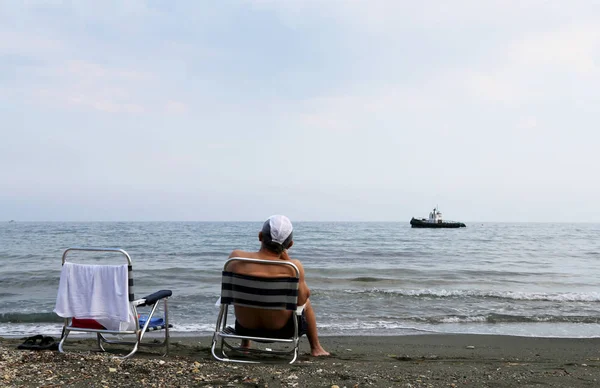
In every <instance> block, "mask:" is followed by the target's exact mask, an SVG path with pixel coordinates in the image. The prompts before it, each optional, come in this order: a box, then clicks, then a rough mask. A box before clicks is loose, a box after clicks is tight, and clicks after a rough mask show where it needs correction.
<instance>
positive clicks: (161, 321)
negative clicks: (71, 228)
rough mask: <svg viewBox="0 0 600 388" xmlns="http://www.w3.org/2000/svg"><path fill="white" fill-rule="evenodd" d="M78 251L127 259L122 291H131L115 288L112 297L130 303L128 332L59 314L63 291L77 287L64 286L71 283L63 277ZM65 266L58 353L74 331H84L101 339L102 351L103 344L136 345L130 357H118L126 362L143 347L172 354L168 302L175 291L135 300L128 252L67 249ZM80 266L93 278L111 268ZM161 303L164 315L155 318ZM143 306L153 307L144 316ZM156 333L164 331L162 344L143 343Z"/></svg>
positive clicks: (164, 291)
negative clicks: (147, 336)
mask: <svg viewBox="0 0 600 388" xmlns="http://www.w3.org/2000/svg"><path fill="white" fill-rule="evenodd" d="M74 252H102V253H109V254H110V253H117V254H119V255H121V256H122V257H124V258H125V259H126V262H127V264H126V265H127V274H128V276H127V279H126V280H125V281H127V284H126V285H124V286H123V287H121V289H126V290H127V292H125V293H118V290H116V289H115V290H114V293H115V294H112V295H109V297H110V299H111V300H114V299H113V298H117V299H118V300H120V301H121V302H122V303H126V304H128V308H129V309H130V314H129V315H128V316H129V319H128V322H126V323H127V326H128V327H127V328H126V329H124V330H121V329H119V330H109V329H106V328H105V327H103V326H102V325H101V324H100V323H99V322H98V321H96V320H94V319H89V318H88V317H84V318H83V319H81V318H78V317H72V316H64V315H61V314H59V311H57V309H58V306H59V302H58V300H59V298H64V297H65V295H61V292H67V293H69V292H72V290H70V288H73V287H69V286H68V285H66V286H64V285H65V284H66V283H63V282H66V281H67V280H65V279H63V276H65V277H66V276H67V275H66V274H65V263H67V256H69V254H70V253H74ZM83 255H85V254H82V256H83ZM69 263H72V262H71V261H69ZM62 264H63V267H62V272H61V286H62V288H61V286H59V295H57V309H55V312H57V314H59V316H61V317H62V318H64V324H63V329H62V335H61V340H60V343H59V345H58V350H59V351H60V352H64V345H65V342H66V340H67V337H68V336H69V334H70V333H71V332H82V333H90V334H95V335H96V339H97V345H98V348H99V349H100V350H101V351H105V349H104V346H103V344H119V345H129V346H132V350H131V351H130V352H129V353H128V354H126V355H125V356H122V357H118V358H122V359H126V358H129V357H131V356H133V355H134V354H135V353H136V352H137V350H138V348H139V347H140V346H147V347H164V355H166V354H167V353H168V351H169V329H170V328H171V327H172V325H171V324H169V314H168V305H167V300H168V298H169V297H170V296H171V295H172V292H171V290H160V291H157V292H155V293H153V294H150V295H148V296H145V297H144V298H141V299H135V296H134V292H133V291H134V289H133V270H132V264H131V257H130V256H129V254H128V253H127V252H125V251H124V250H122V249H116V248H69V249H67V250H65V251H64V253H63V255H62ZM77 265H78V266H80V267H83V268H84V270H85V271H89V273H91V274H92V275H91V276H95V275H96V274H98V273H99V272H100V271H102V270H103V268H106V267H108V266H106V265H95V264H77ZM123 265H125V264H123ZM113 267H114V266H113ZM105 291H107V290H105ZM108 291H111V290H110V289H108ZM104 295H106V294H104ZM66 297H67V298H73V296H72V295H71V296H66ZM122 298H126V299H127V300H126V301H125V300H122ZM161 301H162V312H163V316H162V317H158V316H157V317H155V316H154V315H155V313H157V308H158V307H159V305H160V302H161ZM100 302H101V301H100ZM142 307H147V308H149V309H150V311H149V313H147V314H144V315H141V314H138V308H142ZM157 315H158V314H157ZM155 330H164V339H163V340H162V341H158V342H152V343H150V342H146V343H143V342H142V339H143V337H144V334H145V333H146V332H148V331H155ZM108 334H113V335H117V336H118V337H117V339H108V338H107V337H106V335H108ZM125 337H133V338H130V340H124V339H121V338H125Z"/></svg>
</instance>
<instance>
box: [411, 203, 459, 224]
mask: <svg viewBox="0 0 600 388" xmlns="http://www.w3.org/2000/svg"><path fill="white" fill-rule="evenodd" d="M410 226H412V227H413V228H464V227H466V226H467V225H465V224H463V223H462V222H457V221H443V220H442V212H440V210H439V209H438V208H437V206H436V207H435V208H433V211H432V212H431V213H429V218H428V219H425V218H421V219H417V218H414V217H413V218H412V219H411V220H410Z"/></svg>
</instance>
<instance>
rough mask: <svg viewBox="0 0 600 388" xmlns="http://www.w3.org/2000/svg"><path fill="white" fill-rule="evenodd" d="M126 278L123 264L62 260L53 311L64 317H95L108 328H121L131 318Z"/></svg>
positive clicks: (126, 324)
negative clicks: (83, 262) (79, 262)
mask: <svg viewBox="0 0 600 388" xmlns="http://www.w3.org/2000/svg"><path fill="white" fill-rule="evenodd" d="M128 282H129V280H128V274H127V265H126V264H124V265H85V264H75V263H69V262H65V263H64V265H63V266H62V271H61V273H60V283H59V286H58V295H57V297H56V306H55V308H54V312H55V313H56V314H58V315H59V316H60V317H63V318H72V317H76V318H82V319H96V320H98V321H101V322H102V324H103V325H104V326H105V327H106V328H107V329H108V330H122V327H124V326H129V324H128V323H129V322H130V320H131V319H132V316H131V314H130V304H129V295H128ZM134 319H135V318H134ZM107 325H108V326H107ZM109 326H110V327H109Z"/></svg>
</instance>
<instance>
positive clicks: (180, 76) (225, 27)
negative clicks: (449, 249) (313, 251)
mask: <svg viewBox="0 0 600 388" xmlns="http://www.w3.org/2000/svg"><path fill="white" fill-rule="evenodd" d="M592 3H593V2H592V1H572V2H568V1H562V0H556V1H538V0H530V1H527V0H519V1H517V0H515V1H511V0H487V1H480V0H473V1H466V0H465V1H441V0H439V1H438V0H436V1H412V0H411V1H402V0H389V1H383V0H381V1H378V0H368V1H367V0H365V1H351V0H347V1H335V0H322V1H316V0H315V1H285V0H236V1H228V0H219V1H212V0H211V1H192V0H190V1H183V0H181V1H151V0H146V1H142V0H130V1H91V0H90V1H83V0H82V1H75V0H73V1H67V0H47V1H35V0H23V1H12V0H0V135H1V136H0V139H1V140H0V220H10V219H14V220H17V221H20V220H23V221H25V220H30V221H60V220H64V221H96V220H98V221H112V220H130V221H147V220H182V221H194V220H198V221H202V220H262V219H264V218H266V217H267V216H269V215H271V214H275V213H282V214H286V215H288V216H289V217H290V218H291V219H292V220H314V221H320V220H340V221H402V222H408V221H409V220H410V217H411V216H416V217H425V216H427V214H428V212H429V211H430V210H431V209H432V208H433V207H434V206H435V205H436V204H439V206H440V208H441V210H442V211H443V212H444V215H445V217H446V218H448V219H456V220H463V221H565V222H572V221H587V222H600V206H598V202H599V200H600V154H599V151H600V149H599V148H600V122H599V121H600V120H599V117H600V116H599V113H600V111H599V109H600V24H599V23H598V15H600V6H599V5H592Z"/></svg>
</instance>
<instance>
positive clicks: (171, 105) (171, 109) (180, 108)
mask: <svg viewBox="0 0 600 388" xmlns="http://www.w3.org/2000/svg"><path fill="white" fill-rule="evenodd" d="M165 111H166V112H167V113H172V114H182V113H186V112H187V111H188V106H187V104H184V103H183V102H181V101H167V103H166V104H165Z"/></svg>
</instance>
